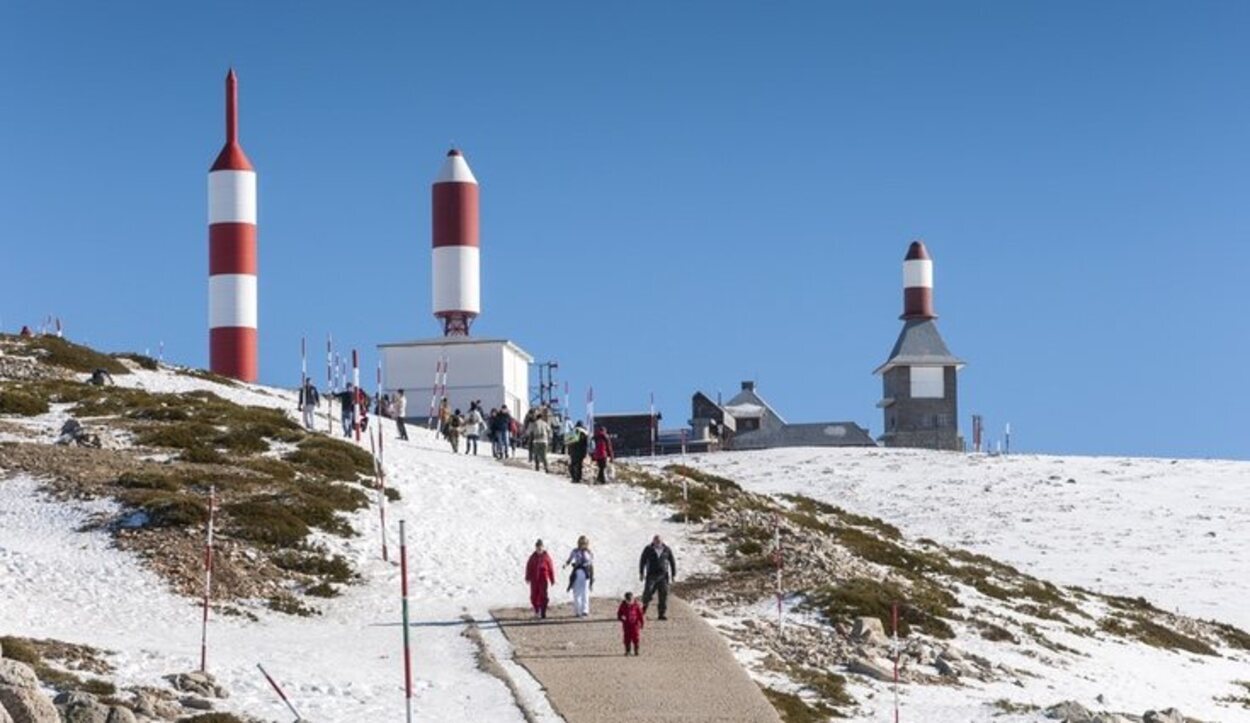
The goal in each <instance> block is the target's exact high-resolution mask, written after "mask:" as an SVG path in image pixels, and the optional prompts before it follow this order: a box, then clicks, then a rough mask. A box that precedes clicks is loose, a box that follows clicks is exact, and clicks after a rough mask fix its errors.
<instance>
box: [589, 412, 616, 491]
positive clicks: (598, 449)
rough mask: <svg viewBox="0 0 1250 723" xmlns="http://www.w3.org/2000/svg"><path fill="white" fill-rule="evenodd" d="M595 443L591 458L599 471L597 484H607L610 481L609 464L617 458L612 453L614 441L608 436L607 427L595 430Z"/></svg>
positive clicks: (601, 426) (596, 479)
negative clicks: (608, 476)
mask: <svg viewBox="0 0 1250 723" xmlns="http://www.w3.org/2000/svg"><path fill="white" fill-rule="evenodd" d="M594 441H595V447H594V450H593V451H591V453H590V458H591V459H593V460H594V461H595V466H596V467H597V468H598V470H599V472H598V475H597V476H596V477H595V482H598V483H599V484H606V483H607V481H608V478H607V468H608V464H609V463H610V462H611V461H612V459H613V458H614V457H615V456H616V455H615V454H613V452H612V439H611V438H610V437H609V436H608V430H607V428H606V427H604V426H603V425H600V426H599V428H598V429H596V430H595V440H594Z"/></svg>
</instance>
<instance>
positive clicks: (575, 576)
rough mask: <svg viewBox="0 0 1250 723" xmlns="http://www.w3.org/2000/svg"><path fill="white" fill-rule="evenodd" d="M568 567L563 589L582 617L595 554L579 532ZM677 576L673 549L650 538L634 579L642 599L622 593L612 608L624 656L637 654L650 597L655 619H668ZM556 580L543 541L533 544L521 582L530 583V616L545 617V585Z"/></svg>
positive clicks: (547, 599)
mask: <svg viewBox="0 0 1250 723" xmlns="http://www.w3.org/2000/svg"><path fill="white" fill-rule="evenodd" d="M565 568H571V570H570V572H569V582H568V587H567V588H566V591H568V592H572V594H573V615H574V617H578V618H584V617H588V616H589V615H590V592H591V591H592V590H593V589H594V586H595V555H594V553H593V552H591V550H590V540H589V539H588V538H587V537H586V536H585V535H582V536H581V537H578V538H577V547H575V548H573V550H572V551H570V552H569V554H568V557H567V558H566V559H565V561H564V566H563V568H562V569H565ZM676 579H677V559H676V558H675V557H674V556H673V551H672V549H671V548H669V546H668V545H666V544H664V540H662V539H661V538H660V536H659V535H656V536H655V537H653V538H651V544H649V545H647V546H646V547H645V548H643V550H642V555H641V556H640V557H639V559H638V581H639V582H641V583H643V592H642V602H641V604H639V602H638V600H636V599H635V598H634V594H633V593H632V592H626V593H625V596H624V598H623V599H622V600H621V603H620V605H619V606H618V607H617V610H616V618H617V620H619V621H620V622H621V632H622V636H623V639H624V643H625V654H626V655H630V654H633V655H638V645H639V643H640V642H641V638H642V629H643V627H644V626H645V625H646V614H647V609H648V607H650V605H651V600H652V599H653V598H655V599H656V600H657V610H656V612H657V616H656V619H657V620H667V619H668V589H669V585H670V584H671V583H672V582H673V581H675V580H676ZM555 581H556V570H555V563H554V562H553V561H552V559H551V555H550V554H548V552H547V550H546V548H544V547H543V541H542V540H538V541H537V542H535V543H534V552H533V553H532V554H531V555H530V557H529V560H528V561H527V562H526V565H525V582H526V583H528V584H529V586H530V607H531V608H532V609H533V611H534V617H535V618H538V619H546V617H547V608H548V605H549V603H550V597H549V594H548V587H550V586H551V585H554V584H555Z"/></svg>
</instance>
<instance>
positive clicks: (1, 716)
mask: <svg viewBox="0 0 1250 723" xmlns="http://www.w3.org/2000/svg"><path fill="white" fill-rule="evenodd" d="M0 723H13V719H12V718H10V717H9V714H8V713H7V712H6V711H5V710H4V706H2V705H0Z"/></svg>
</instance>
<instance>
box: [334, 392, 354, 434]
mask: <svg viewBox="0 0 1250 723" xmlns="http://www.w3.org/2000/svg"><path fill="white" fill-rule="evenodd" d="M334 396H335V398H336V399H338V400H339V405H341V406H340V408H341V410H342V411H341V412H340V413H339V421H341V422H342V423H343V436H344V437H350V436H352V429H353V428H354V427H355V424H356V422H355V420H356V388H355V387H353V386H352V385H351V384H348V385H347V388H346V389H344V390H343V391H341V392H339V393H338V394H335V395H334Z"/></svg>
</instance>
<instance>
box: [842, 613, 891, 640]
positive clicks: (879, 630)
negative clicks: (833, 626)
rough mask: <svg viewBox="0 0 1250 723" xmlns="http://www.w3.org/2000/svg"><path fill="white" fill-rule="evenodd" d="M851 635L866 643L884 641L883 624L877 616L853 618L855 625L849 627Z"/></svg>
mask: <svg viewBox="0 0 1250 723" xmlns="http://www.w3.org/2000/svg"><path fill="white" fill-rule="evenodd" d="M851 637H853V638H855V639H856V640H860V641H863V642H866V643H881V642H885V640H886V637H885V626H883V625H882V624H881V620H879V619H878V618H869V617H861V618H855V625H854V627H852V628H851Z"/></svg>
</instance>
